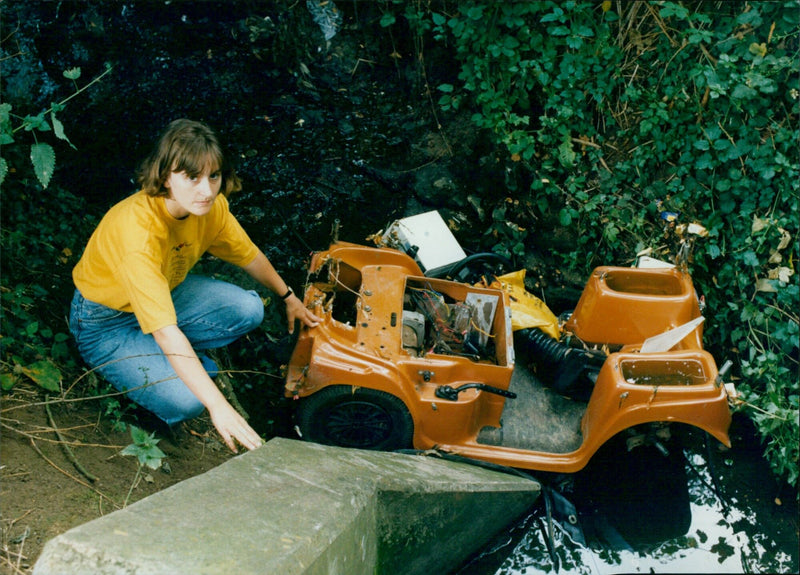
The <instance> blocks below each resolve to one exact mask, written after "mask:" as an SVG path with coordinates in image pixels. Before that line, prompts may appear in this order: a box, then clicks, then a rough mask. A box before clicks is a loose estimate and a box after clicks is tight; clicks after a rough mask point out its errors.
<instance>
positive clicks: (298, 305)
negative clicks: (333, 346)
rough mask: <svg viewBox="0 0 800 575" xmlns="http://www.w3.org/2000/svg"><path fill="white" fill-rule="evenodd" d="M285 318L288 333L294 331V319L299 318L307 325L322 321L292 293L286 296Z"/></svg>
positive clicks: (316, 324) (312, 325) (310, 325)
mask: <svg viewBox="0 0 800 575" xmlns="http://www.w3.org/2000/svg"><path fill="white" fill-rule="evenodd" d="M286 319H287V320H288V321H289V333H294V322H295V320H298V319H299V320H300V322H301V323H302V324H303V325H305V326H307V327H317V326H318V325H319V324H320V322H321V321H322V318H321V317H319V316H317V315H315V314H314V312H312V311H311V310H310V309H308V308H307V307H306V306H305V305H304V304H303V302H302V300H300V298H299V297H297V296H296V295H295V294H294V293H292V295H290V296H289V297H287V298H286Z"/></svg>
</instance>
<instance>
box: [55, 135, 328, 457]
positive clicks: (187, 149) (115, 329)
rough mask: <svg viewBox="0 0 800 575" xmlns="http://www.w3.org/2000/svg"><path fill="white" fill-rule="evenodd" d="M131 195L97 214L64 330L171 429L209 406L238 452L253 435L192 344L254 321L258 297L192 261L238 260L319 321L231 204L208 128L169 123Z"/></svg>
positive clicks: (232, 181)
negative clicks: (203, 272)
mask: <svg viewBox="0 0 800 575" xmlns="http://www.w3.org/2000/svg"><path fill="white" fill-rule="evenodd" d="M138 182H139V184H140V186H141V189H140V191H139V192H137V193H135V194H134V195H132V196H130V197H128V198H126V199H124V200H122V201H121V202H119V203H118V204H116V205H115V206H113V207H112V208H111V209H110V210H109V211H108V213H107V214H106V215H105V216H104V217H103V219H102V221H101V222H100V224H99V225H98V226H97V229H96V230H95V232H94V233H93V234H92V237H91V238H90V239H89V243H88V244H87V246H86V249H85V251H84V253H83V256H82V257H81V259H80V261H79V262H78V264H77V265H76V266H75V269H74V270H73V280H74V282H75V286H76V288H77V289H76V290H75V296H74V298H73V300H72V306H71V310H70V330H71V331H72V333H73V335H74V337H75V340H76V342H77V345H78V350H79V351H80V353H81V355H82V356H83V358H84V360H85V361H86V363H88V364H89V365H90V366H91V367H93V368H96V369H97V370H98V371H99V372H100V374H101V375H102V376H103V377H104V378H106V379H107V380H108V381H109V382H111V384H112V385H113V386H114V387H115V388H116V389H118V390H119V391H127V393H128V397H130V398H131V399H132V400H133V401H135V402H136V403H138V404H139V405H141V406H142V407H145V408H146V409H148V410H150V411H152V412H153V413H154V414H155V415H157V416H158V417H159V418H160V419H162V420H163V421H164V422H166V423H167V424H168V425H170V426H172V425H175V424H176V423H178V422H181V421H184V420H187V419H191V418H193V417H196V416H198V415H199V414H200V413H202V411H203V410H204V409H208V412H209V414H210V416H211V420H212V422H213V423H214V426H215V427H216V429H217V431H218V432H219V434H220V435H221V436H222V439H223V441H224V442H225V443H226V444H227V446H228V447H229V448H230V449H231V450H232V451H234V452H235V451H236V443H239V444H240V445H242V446H243V447H245V448H247V449H255V448H256V447H258V446H259V445H261V439H260V438H259V436H258V434H257V433H256V432H255V431H253V429H252V428H251V427H250V426H249V425H248V424H247V422H246V421H245V420H244V418H242V417H241V416H240V415H239V413H238V412H237V411H236V410H235V409H234V408H233V407H232V406H231V405H230V404H229V403H228V401H227V400H226V399H225V397H224V396H223V395H222V393H221V392H220V391H219V390H218V389H217V386H216V385H215V384H214V381H213V380H212V379H211V378H212V377H213V376H214V375H216V365H215V364H214V362H213V361H211V360H210V359H209V358H208V357H206V356H205V355H203V354H202V353H200V354H198V353H196V351H195V350H199V351H201V352H202V350H205V349H214V348H217V347H221V346H224V345H227V344H229V343H231V342H232V341H234V340H236V339H237V338H239V337H241V336H242V335H244V334H246V333H247V332H249V331H251V330H252V329H254V328H256V327H258V326H259V325H260V324H261V321H262V319H263V317H264V307H263V303H262V300H261V298H260V297H259V296H258V294H257V293H256V292H254V291H246V290H244V289H242V288H239V287H237V286H234V285H231V284H229V283H226V282H222V281H218V280H214V279H211V278H207V277H203V276H200V275H196V274H191V275H190V274H189V270H191V269H192V266H193V265H194V264H195V263H197V261H198V260H199V259H200V257H201V256H202V255H203V254H204V253H205V252H208V253H210V254H212V255H214V256H216V257H219V258H221V259H223V260H225V261H227V262H230V263H232V264H234V265H237V266H240V267H242V268H243V269H244V270H246V271H247V272H248V273H249V274H250V275H251V276H252V277H253V278H255V279H256V280H258V282H260V283H261V284H262V285H264V286H265V287H266V288H268V289H270V290H271V291H273V292H274V293H275V294H277V296H278V298H279V299H281V300H282V301H283V302H284V303H285V304H286V315H287V318H288V321H289V332H290V333H291V332H292V331H293V329H294V325H295V320H300V321H301V322H302V323H303V324H304V325H306V326H310V327H313V326H315V325H316V324H317V323H318V322H319V321H320V318H318V317H317V316H315V315H314V314H313V313H312V312H311V311H310V310H308V309H307V308H306V307H305V306H304V305H303V302H302V301H300V299H299V298H298V297H297V296H296V295H295V294H294V293H293V292H292V290H291V289H290V288H289V287H288V286H287V285H286V283H285V282H284V281H283V280H282V279H281V276H280V275H279V274H278V273H277V272H276V271H275V268H274V267H273V266H272V264H271V263H270V262H269V260H268V259H267V257H266V256H265V255H264V253H263V252H262V251H261V250H259V249H258V247H257V246H256V245H255V244H254V243H253V242H252V240H251V239H250V238H249V237H248V236H247V234H246V233H245V231H244V230H243V229H242V227H241V225H240V224H239V223H238V222H237V221H236V219H235V218H234V217H233V215H232V214H231V213H230V211H229V209H228V200H227V195H228V194H229V193H231V192H234V191H237V190H239V189H240V188H241V184H240V181H239V179H238V177H237V176H236V174H235V172H234V171H233V170H232V169H231V168H230V167H229V166H228V165H227V164H226V162H225V158H224V154H223V152H222V148H221V147H220V144H219V141H218V138H217V136H216V134H215V133H214V132H213V131H212V130H211V129H210V128H208V127H207V126H206V125H205V124H202V123H199V122H194V121H191V120H176V121H174V122H172V123H171V124H170V125H169V126H168V127H167V129H166V130H165V132H164V133H163V134H162V135H161V138H160V139H159V141H158V143H157V145H156V147H155V148H154V150H153V152H152V153H151V155H150V156H149V157H148V158H147V159H146V160H145V161H144V162H143V163H142V165H141V167H140V170H139V174H138Z"/></svg>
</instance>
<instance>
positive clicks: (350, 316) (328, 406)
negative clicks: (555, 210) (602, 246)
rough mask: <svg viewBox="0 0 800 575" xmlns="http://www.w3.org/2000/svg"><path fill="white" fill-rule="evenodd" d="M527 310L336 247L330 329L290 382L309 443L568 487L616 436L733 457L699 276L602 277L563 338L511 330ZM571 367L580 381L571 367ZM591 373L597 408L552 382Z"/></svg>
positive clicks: (324, 265) (388, 253) (326, 283)
mask: <svg viewBox="0 0 800 575" xmlns="http://www.w3.org/2000/svg"><path fill="white" fill-rule="evenodd" d="M497 286H499V287H497ZM512 298H513V299H512ZM517 299H518V298H514V297H513V296H512V295H510V293H509V291H508V290H506V289H504V288H503V285H502V282H495V283H493V284H492V286H490V287H478V286H475V285H470V284H467V283H462V282H459V281H451V280H448V279H442V278H436V277H428V276H426V275H425V273H423V270H422V269H421V267H420V265H419V264H418V263H417V262H416V261H415V260H414V258H412V257H411V256H409V255H407V254H406V253H404V252H402V251H400V250H396V249H392V248H387V247H367V246H361V245H357V244H351V243H344V242H335V243H334V244H332V245H331V246H330V248H329V249H327V250H325V251H322V252H318V253H315V254H314V255H313V257H312V260H311V264H310V267H309V281H308V284H307V286H306V289H305V294H304V301H305V304H306V305H307V306H309V307H310V308H311V309H313V310H314V312H315V313H316V314H317V315H320V316H321V317H323V318H324V321H323V322H322V323H321V324H320V325H319V326H317V327H314V328H304V329H302V330H301V332H300V334H299V336H298V339H297V343H296V346H295V348H294V352H293V355H292V357H291V360H290V362H289V364H288V369H287V374H286V395H287V396H288V397H294V398H295V399H297V400H298V403H297V412H296V418H297V419H296V421H297V430H298V432H299V433H300V435H301V437H302V438H303V439H306V440H310V441H314V442H318V443H323V444H330V445H338V446H344V447H354V448H364V449H380V450H395V449H401V448H409V447H413V448H416V449H419V450H427V449H434V448H435V449H437V450H441V451H443V452H448V453H452V454H458V455H461V456H465V457H469V458H474V459H479V460H484V461H488V462H492V463H496V464H500V465H505V466H510V467H516V468H522V469H532V470H541V471H549V472H566V473H572V472H576V471H579V470H580V469H581V468H583V467H584V466H585V465H586V463H587V462H588V461H589V459H590V458H591V457H592V455H593V454H594V453H595V452H596V451H597V449H598V448H599V447H600V446H601V445H603V444H604V443H605V442H606V441H607V440H609V439H610V438H611V437H612V436H614V435H616V434H618V433H620V432H623V431H625V430H636V431H629V432H628V433H630V436H631V442H632V443H631V444H635V443H636V441H639V442H641V441H646V440H648V438H649V439H651V440H653V441H658V438H659V437H662V436H664V434H665V433H667V429H668V428H667V429H665V425H664V424H665V423H668V422H680V423H686V424H690V425H694V426H696V427H699V428H701V429H703V430H705V431H707V432H708V433H709V434H711V435H712V436H713V437H715V438H716V439H717V440H719V441H720V442H722V443H723V444H725V445H727V446H730V439H729V437H728V427H729V424H730V420H731V416H730V411H729V406H728V389H726V387H725V385H724V384H723V383H721V377H720V375H719V374H718V370H717V366H716V363H715V361H714V358H713V357H712V356H711V355H710V354H709V353H708V352H707V351H705V350H704V349H703V347H702V323H701V322H702V316H701V312H700V305H699V302H698V298H697V296H696V294H695V291H694V288H693V287H692V282H691V279H690V278H689V275H688V273H685V272H682V271H680V270H679V269H677V268H672V269H641V268H623V267H601V268H597V269H596V270H595V271H594V272H593V273H592V275H591V277H590V279H589V281H588V282H587V284H586V287H585V289H584V291H583V294H582V296H581V298H580V300H579V302H578V304H577V306H576V308H575V310H574V312H573V313H572V314H571V316H569V318H568V319H567V320H566V321H565V322H560V324H559V325H558V326H557V327H556V331H555V333H552V331H553V330H550V331H551V333H550V334H548V333H546V332H547V330H542V329H534V330H527V332H526V330H513V329H512V315H513V314H512V311H513V305H512V304H513V303H514V301H515V300H517ZM676 328H680V329H676ZM665 334H666V335H665ZM521 336H524V337H522V338H521ZM553 336H556V337H553ZM664 337H666V338H667V339H669V338H672V339H673V340H676V338H677V340H676V341H671V342H668V343H666V344H664V342H659V341H658V339H659V338H664ZM515 339H517V344H516V345H515ZM653 341H655V342H656V343H655V345H651V343H652V342H653ZM645 342H647V346H645ZM643 347H644V349H643ZM664 348H667V349H664ZM654 349H655V351H654ZM531 350H533V354H534V355H536V353H538V354H539V356H537V357H533V358H531V357H529V354H530V353H531ZM523 353H524V354H525V357H523ZM566 356H573V357H578V358H580V362H578V364H577V365H578V366H579V367H578V368H577V369H570V368H569V365H568V362H561V363H559V362H560V361H561V360H563V358H564V357H566ZM542 357H543V358H544V360H543V361H539V360H540V359H542ZM542 365H549V367H550V368H551V369H549V370H548V369H540V367H541V366H542ZM564 365H567V368H563V366H564ZM574 365H575V364H573V367H574ZM592 365H594V368H592ZM531 366H533V367H532V368H531ZM560 368H561V369H560ZM579 371H583V372H584V375H586V373H588V374H589V375H588V377H589V378H590V379H591V381H590V385H588V386H587V389H586V391H587V396H586V397H585V398H582V400H580V399H574V398H570V397H566V396H565V395H564V394H563V393H562V392H560V391H559V390H558V389H554V388H553V386H552V385H551V384H552V381H551V382H548V381H547V378H548V377H556V378H562V379H563V378H565V377H566V378H567V379H572V380H574V379H575V373H577V372H579ZM570 373H572V375H570ZM546 384H548V385H546ZM561 391H563V390H561ZM642 426H644V427H645V428H647V430H646V431H641V430H642V429H643V427H642ZM637 438H638V439H637Z"/></svg>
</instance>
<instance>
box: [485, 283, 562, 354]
mask: <svg viewBox="0 0 800 575" xmlns="http://www.w3.org/2000/svg"><path fill="white" fill-rule="evenodd" d="M489 287H492V288H495V289H502V290H503V291H505V292H507V293H508V296H509V299H510V300H511V329H512V330H514V331H517V330H519V329H525V328H529V327H538V328H539V329H541V330H542V331H543V332H545V333H546V334H547V335H549V336H550V337H552V338H554V339H558V337H559V333H560V332H559V329H558V318H557V317H556V316H555V314H553V312H552V311H550V309H549V308H548V307H547V305H546V304H545V303H544V302H543V301H542V300H540V299H539V298H538V297H536V296H535V295H533V294H532V293H530V292H529V291H528V290H526V289H525V270H524V269H522V270H518V271H515V272H511V273H509V274H506V275H504V276H497V277H496V278H495V281H493V282H492V283H491V284H490V285H489Z"/></svg>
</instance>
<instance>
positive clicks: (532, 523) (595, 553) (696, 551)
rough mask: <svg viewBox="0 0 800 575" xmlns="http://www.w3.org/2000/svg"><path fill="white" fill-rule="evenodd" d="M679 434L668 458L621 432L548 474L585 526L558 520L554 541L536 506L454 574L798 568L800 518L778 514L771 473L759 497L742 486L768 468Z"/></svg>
mask: <svg viewBox="0 0 800 575" xmlns="http://www.w3.org/2000/svg"><path fill="white" fill-rule="evenodd" d="M678 431H679V435H680V436H679V437H673V438H672V439H671V440H670V441H669V442H668V443H667V445H668V450H667V454H666V455H665V454H664V453H662V452H660V451H659V450H658V449H656V448H655V447H652V446H642V447H637V448H636V449H634V450H632V451H631V452H628V451H627V449H626V446H625V441H624V440H625V438H624V437H620V438H617V440H616V441H614V442H612V443H610V444H608V445H607V446H605V447H604V448H603V449H602V450H601V451H600V452H598V454H597V455H596V456H595V458H593V459H592V461H591V462H590V465H589V466H587V468H586V469H585V470H584V471H582V472H581V473H579V474H575V475H574V476H568V477H552V478H551V477H546V478H544V480H545V481H546V482H548V483H550V484H551V485H552V486H553V487H555V488H557V489H559V490H561V491H563V492H564V493H565V495H566V496H567V497H568V498H569V499H570V500H571V501H572V502H573V503H574V504H575V508H576V510H577V515H578V517H579V518H580V525H581V527H582V530H581V531H582V533H578V535H577V536H576V534H575V532H574V531H573V532H572V533H571V534H570V533H569V532H568V531H569V530H568V529H564V527H563V526H566V527H568V528H569V527H570V526H569V525H568V521H567V520H566V519H565V518H563V517H562V518H561V520H560V521H556V522H554V523H553V534H552V540H553V546H552V548H550V546H549V544H548V538H547V536H546V533H547V525H548V521H547V518H546V510H545V507H544V505H538V506H537V508H536V509H535V510H534V512H532V513H531V514H529V515H528V516H526V517H525V518H524V519H523V520H522V521H521V522H520V523H519V524H518V525H517V526H515V527H514V528H513V529H511V530H510V531H509V532H508V533H505V534H503V535H501V536H499V537H498V538H496V539H495V540H494V541H493V542H492V543H491V544H490V545H489V546H488V547H487V548H486V549H485V550H484V551H483V552H482V553H481V554H480V555H479V556H477V557H475V558H474V559H473V560H472V561H471V562H469V564H467V565H465V566H464V567H462V568H461V569H460V570H458V571H456V573H458V574H459V575H466V574H469V575H473V574H474V575H481V574H487V575H488V574H494V575H501V574H502V575H521V574H524V575H534V574H538V573H542V574H544V573H554V572H558V573H570V574H584V573H585V574H598V573H795V572H797V570H798V557H797V551H796V549H797V523H796V518H794V519H793V518H792V517H788V521H787V517H776V516H775V513H774V509H777V508H776V507H775V505H774V503H773V502H772V500H771V495H770V494H772V495H774V493H775V491H774V489H772V487H771V486H770V484H769V475H768V474H764V475H762V476H761V480H762V484H761V485H760V488H757V491H760V495H759V494H757V493H750V495H754V496H755V497H754V498H747V493H742V491H741V490H740V489H739V487H741V486H743V485H747V484H748V478H747V477H745V475H746V474H747V473H752V472H756V473H764V471H765V470H763V469H762V470H757V471H756V470H754V469H753V468H752V466H748V461H747V457H748V456H749V455H750V454H748V453H747V452H745V453H742V454H741V457H742V458H743V460H742V461H740V462H736V463H737V464H736V465H733V463H734V462H733V461H732V460H731V458H732V457H735V456H736V453H735V452H730V454H728V455H726V456H725V457H727V458H728V463H730V464H731V465H728V466H723V462H724V460H723V458H722V457H719V456H718V454H716V452H715V449H716V447H715V446H714V445H712V447H711V450H708V449H707V446H706V443H705V440H704V436H703V435H702V433H696V432H694V431H689V430H687V429H686V428H679V430H678ZM717 460H719V461H717ZM709 463H710V464H711V465H709ZM717 465H719V466H723V467H724V468H720V469H717V468H716V467H715V466H717ZM734 469H737V470H738V472H737V473H739V474H740V475H735V474H734V473H733V471H734ZM712 472H713V473H712ZM714 475H717V477H718V481H717V482H716V485H715V480H714ZM723 481H724V482H726V483H723ZM771 489H772V491H771V492H770V490H771ZM743 495H744V497H743ZM726 497H728V500H726ZM745 498H747V499H746V500H745ZM783 511H784V512H785V511H786V510H783ZM555 514H556V512H555V510H554V515H555ZM787 524H788V529H786V527H787ZM581 534H582V535H583V540H582V539H581V536H580V535H581Z"/></svg>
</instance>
